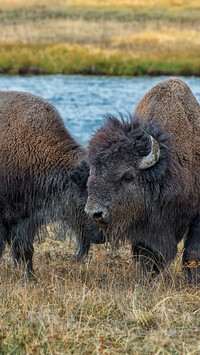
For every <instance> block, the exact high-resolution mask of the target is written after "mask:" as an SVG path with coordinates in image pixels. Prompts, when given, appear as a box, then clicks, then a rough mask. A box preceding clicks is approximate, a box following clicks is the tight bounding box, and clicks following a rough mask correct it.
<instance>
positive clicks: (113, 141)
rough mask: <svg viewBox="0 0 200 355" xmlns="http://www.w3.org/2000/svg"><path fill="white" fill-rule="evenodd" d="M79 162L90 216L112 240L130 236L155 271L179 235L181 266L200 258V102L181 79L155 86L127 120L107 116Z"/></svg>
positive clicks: (144, 261) (169, 254)
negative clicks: (85, 167) (85, 185)
mask: <svg viewBox="0 0 200 355" xmlns="http://www.w3.org/2000/svg"><path fill="white" fill-rule="evenodd" d="M82 164H87V170H86V172H85V173H83V171H82V172H80V174H79V176H80V180H81V179H83V180H84V179H85V178H86V176H87V179H88V181H87V188H88V199H87V204H86V207H85V211H86V213H87V214H88V217H89V218H90V219H91V221H92V222H94V223H96V225H97V226H98V227H99V228H101V229H102V230H104V233H105V235H108V236H109V238H110V239H111V240H112V239H113V240H116V239H120V238H124V237H127V238H128V239H129V240H130V241H131V244H132V252H133V255H134V256H136V258H140V260H141V263H142V264H143V267H144V269H146V270H147V271H148V272H149V271H150V272H152V273H154V274H155V273H156V274H157V273H158V272H159V271H160V269H161V268H162V267H164V266H165V265H166V264H167V263H169V262H170V261H171V260H173V259H174V257H175V255H176V252H177V244H178V242H179V241H180V240H181V239H183V238H184V237H185V241H184V253H183V263H184V265H188V264H190V262H192V261H194V262H196V266H197V265H198V264H199V262H200V106H199V104H198V102H197V100H196V99H195V97H194V95H193V94H192V92H191V91H190V89H189V87H188V86H187V85H186V84H185V83H184V82H183V81H182V80H180V79H178V78H170V79H167V80H164V81H162V82H160V83H159V84H157V85H155V86H154V87H153V88H152V89H151V90H150V91H149V92H147V94H146V95H145V96H144V97H143V99H142V100H141V101H140V102H139V104H138V106H137V108H136V111H135V114H134V115H133V117H132V118H131V119H128V120H124V119H121V121H120V120H118V119H117V118H114V117H108V118H107V121H106V123H105V124H104V125H103V126H102V127H101V128H100V129H99V130H98V131H97V132H96V133H95V134H94V136H93V137H92V139H91V140H90V142H89V145H88V152H87V157H86V158H85V161H84V162H82V163H80V169H81V166H82ZM82 170H84V169H82ZM81 176H82V178H81ZM199 269H200V267H199V268H196V270H197V277H198V281H200V272H199ZM187 270H188V274H189V276H191V274H190V269H189V268H188V269H187Z"/></svg>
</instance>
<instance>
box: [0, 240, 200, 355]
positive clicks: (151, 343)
mask: <svg viewBox="0 0 200 355" xmlns="http://www.w3.org/2000/svg"><path fill="white" fill-rule="evenodd" d="M180 259H181V249H180V251H179V255H178V256H177V259H176V261H175V262H174V263H172V265H170V266H169V268H168V269H167V270H166V271H165V272H164V273H163V274H162V275H160V277H158V278H157V279H155V280H154V281H152V282H149V281H148V280H146V281H144V282H143V283H138V282H136V278H135V276H136V268H135V266H134V264H133V262H132V259H131V256H130V248H129V246H127V247H123V248H122V249H121V250H120V253H119V256H118V257H115V258H112V257H111V256H110V255H109V254H108V252H107V248H106V247H105V246H101V247H96V248H93V249H92V250H91V252H90V255H89V257H88V258H86V259H85V260H84V261H82V262H81V263H76V262H74V261H73V248H72V247H71V248H70V247H69V246H68V245H67V243H64V244H61V243H59V242H56V241H52V240H48V241H46V242H45V243H44V244H42V245H40V246H37V247H36V252H35V256H34V264H35V269H36V276H37V282H36V281H35V282H31V283H29V284H24V285H22V284H21V281H20V272H19V270H14V268H13V263H12V260H11V259H10V256H9V254H8V253H6V254H5V255H4V257H3V259H1V279H0V282H1V293H0V314H1V317H0V353H1V354H113V355H114V354H122V353H123V354H141V355H145V354H185V355H186V354H188V355H189V354H190V355H191V354H198V353H199V351H200V291H198V290H196V289H195V288H192V287H190V286H187V284H186V283H185V278H184V275H183V273H182V270H181V260H180Z"/></svg>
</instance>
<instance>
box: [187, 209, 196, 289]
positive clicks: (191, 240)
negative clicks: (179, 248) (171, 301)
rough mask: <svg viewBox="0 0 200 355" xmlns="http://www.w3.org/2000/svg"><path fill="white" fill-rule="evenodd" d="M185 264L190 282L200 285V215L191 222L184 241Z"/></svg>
mask: <svg viewBox="0 0 200 355" xmlns="http://www.w3.org/2000/svg"><path fill="white" fill-rule="evenodd" d="M183 265H184V267H185V270H186V274H187V276H188V278H189V281H190V282H194V283H195V284H196V285H197V284H199V285H200V215H199V213H198V214H197V216H196V217H195V219H194V220H193V222H192V223H191V225H190V227H189V231H188V234H187V237H186V239H185V243H184V252H183Z"/></svg>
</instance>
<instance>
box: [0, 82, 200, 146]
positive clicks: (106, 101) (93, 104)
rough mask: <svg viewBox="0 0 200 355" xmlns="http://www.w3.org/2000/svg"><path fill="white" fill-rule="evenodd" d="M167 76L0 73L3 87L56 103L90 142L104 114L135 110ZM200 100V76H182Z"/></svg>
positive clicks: (78, 135)
mask: <svg viewBox="0 0 200 355" xmlns="http://www.w3.org/2000/svg"><path fill="white" fill-rule="evenodd" d="M165 78H166V77H155V78H149V77H139V78H125V77H96V76H95V77H91V76H90V77H88V76H73V75H72V76H65V75H48V76H33V77H19V76H0V90H20V91H29V92H32V93H34V94H37V95H41V96H43V97H44V98H45V99H46V100H48V101H50V102H51V103H52V104H54V105H55V106H56V107H57V109H58V111H59V112H60V114H61V116H62V117H63V119H64V122H65V124H66V127H67V128H68V130H69V131H70V133H71V134H72V136H73V137H74V138H76V139H77V140H78V141H79V142H80V143H83V144H84V145H86V144H87V142H88V140H89V139H90V138H91V136H92V134H93V133H94V132H95V130H96V129H97V128H98V127H100V126H101V125H102V123H103V121H104V119H105V115H106V114H108V113H110V114H114V115H116V114H117V115H118V114H119V113H122V114H124V115H127V113H133V112H134V109H135V107H136V105H137V103H138V102H139V100H140V99H141V98H142V96H143V95H144V94H145V93H146V91H147V90H149V89H150V88H151V87H152V86H153V85H155V84H156V83H158V82H159V81H161V80H163V79H165ZM182 79H183V80H185V81H186V82H187V84H188V85H189V86H190V88H191V90H192V91H193V93H194V94H195V96H196V98H197V100H198V101H200V78H194V77H190V78H183V77H182Z"/></svg>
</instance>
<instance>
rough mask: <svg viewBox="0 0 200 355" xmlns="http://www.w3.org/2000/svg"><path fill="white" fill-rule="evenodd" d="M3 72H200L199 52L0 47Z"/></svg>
mask: <svg viewBox="0 0 200 355" xmlns="http://www.w3.org/2000/svg"><path fill="white" fill-rule="evenodd" d="M0 53H1V55H0V73H1V74H5V73H6V74H93V75H116V76H119V75H126V76H133V75H165V74H169V75H197V76H199V75H200V59H199V58H200V51H196V52H194V51H193V52H191V53H190V52H181V53H174V54H173V53H170V55H169V54H168V53H167V52H166V53H160V55H159V56H158V54H154V55H153V54H152V55H148V58H147V59H146V58H144V57H143V55H142V54H137V57H134V56H132V55H131V54H127V55H125V53H121V52H118V51H116V52H111V51H103V50H102V51H101V50H94V49H93V48H92V47H91V48H90V47H84V46H68V45H53V46H44V45H40V46H27V45H16V46H13V45H4V46H1V47H0Z"/></svg>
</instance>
